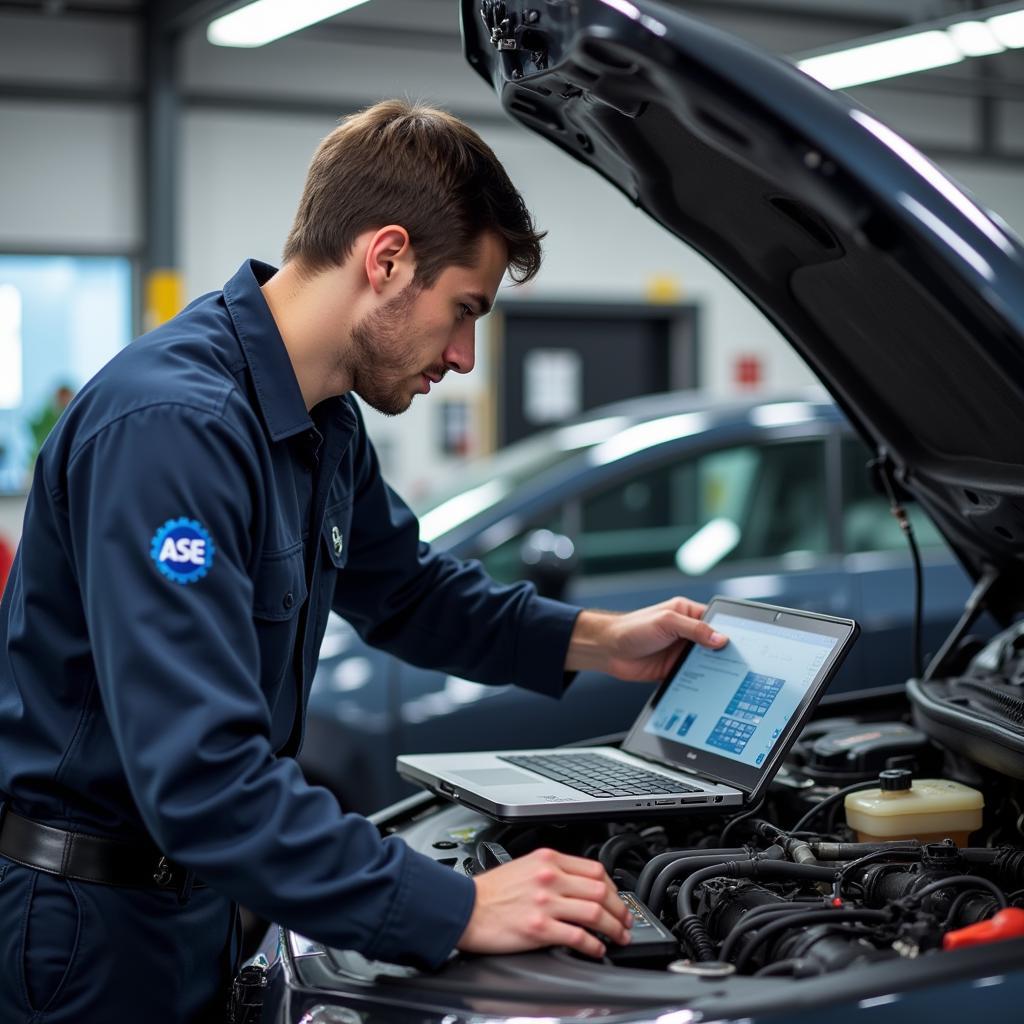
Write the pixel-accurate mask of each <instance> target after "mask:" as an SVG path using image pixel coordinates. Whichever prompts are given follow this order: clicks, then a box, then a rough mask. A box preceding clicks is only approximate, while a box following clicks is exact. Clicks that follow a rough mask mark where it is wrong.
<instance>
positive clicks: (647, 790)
mask: <svg viewBox="0 0 1024 1024" xmlns="http://www.w3.org/2000/svg"><path fill="white" fill-rule="evenodd" d="M500 759H501V760H502V761H507V762H508V763H509V764H514V765H516V766H518V767H519V768H528V769H529V770H530V771H531V772H536V773H537V774H538V775H543V776H544V777H545V778H547V779H552V780H554V781H555V782H561V783H563V784H564V785H566V786H571V787H572V788H573V789H578V790H579V791H580V792H581V793H586V794H587V795H588V796H596V797H608V796H648V795H651V794H655V793H657V794H659V795H660V794H662V793H702V792H704V791H703V790H702V789H701V788H700V787H699V786H687V785H686V784H685V783H683V782H676V781H675V780H674V779H670V778H669V777H668V776H667V775H658V774H657V773H655V772H646V771H644V770H643V769H642V768H635V767H633V765H630V764H624V763H623V762H622V761H616V760H615V759H614V758H612V757H604V756H603V755H601V754H510V755H508V756H503V757H501V758H500Z"/></svg>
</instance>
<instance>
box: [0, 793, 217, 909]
mask: <svg viewBox="0 0 1024 1024" xmlns="http://www.w3.org/2000/svg"><path fill="white" fill-rule="evenodd" d="M0 855H2V856H4V857H7V858H8V859H9V860H13V861H17V862H18V863H19V864H24V865H25V866H26V867H30V868H35V869H36V870H38V871H45V872H47V873H48V874H51V875H60V876H61V877H62V878H70V879H73V880H75V881H77V882H98V883H100V884H101V885H121V886H126V887H128V888H133V889H172V890H177V891H178V893H179V895H182V894H184V895H185V896H186V898H187V894H188V891H190V890H191V889H192V888H198V887H200V886H202V885H203V883H202V882H200V881H199V880H198V879H194V878H193V876H192V873H191V872H187V871H185V870H184V869H183V868H180V867H177V866H175V865H174V864H172V863H171V862H170V861H169V860H168V859H167V858H166V857H165V856H164V855H163V854H162V853H161V852H160V851H159V850H158V849H157V848H156V847H155V846H153V845H151V844H143V843H125V842H121V841H119V840H116V839H105V838H103V837H102V836H91V835H87V834H85V833H84V832H66V831H65V830H64V829H62V828H53V827H52V826H50V825H41V824H39V822H37V821H29V819H28V818H23V817H21V815H19V814H14V813H12V812H11V811H7V813H6V814H4V815H3V820H2V821H0Z"/></svg>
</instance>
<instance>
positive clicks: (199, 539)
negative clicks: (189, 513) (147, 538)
mask: <svg viewBox="0 0 1024 1024" xmlns="http://www.w3.org/2000/svg"><path fill="white" fill-rule="evenodd" d="M213 553H214V547H213V541H212V539H211V538H210V535H209V534H208V533H207V532H206V530H204V529H203V527H202V526H201V525H200V524H199V523H197V522H196V521H195V520H194V519H185V518H184V517H182V518H181V519H168V520H167V522H166V523H164V525H163V526H161V527H160V529H159V530H157V531H156V533H155V534H154V535H153V542H152V544H151V545H150V548H149V554H150V557H151V558H152V559H153V561H154V562H156V567H157V568H158V569H159V570H160V571H161V572H162V573H163V574H164V575H165V576H166V577H167V578H168V579H171V580H174V582H175V583H195V581H196V580H200V579H202V578H203V577H204V576H205V575H206V574H207V573H208V572H209V571H210V566H211V565H213Z"/></svg>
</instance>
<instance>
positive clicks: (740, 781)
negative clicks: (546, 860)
mask: <svg viewBox="0 0 1024 1024" xmlns="http://www.w3.org/2000/svg"><path fill="white" fill-rule="evenodd" d="M704 618H705V620H706V621H707V622H710V623H711V625H713V626H714V627H715V629H716V630H717V631H718V632H719V633H724V634H725V635H726V636H727V637H728V638H729V643H728V644H726V646H725V647H723V648H720V649H719V650H710V649H708V648H706V647H700V646H697V645H696V644H690V645H688V646H687V649H686V650H684V651H683V653H682V655H681V657H680V659H679V660H678V662H677V663H676V665H675V666H674V667H673V669H672V671H671V672H670V673H669V674H668V676H667V677H666V678H665V680H664V681H663V682H662V684H661V685H660V686H659V687H658V689H657V691H656V692H655V693H654V695H653V696H652V697H651V699H650V700H649V701H648V702H647V704H646V705H645V706H644V708H643V710H642V711H641V712H640V714H639V715H638V717H637V718H636V720H635V721H634V723H633V726H632V728H631V729H630V731H629V735H628V736H627V737H626V739H625V741H624V742H623V744H622V747H621V748H619V747H559V748H555V749H547V750H503V751H487V752H482V753H469V754H419V755H403V756H402V757H399V758H398V772H399V774H400V775H401V776H402V777H403V778H405V779H408V780H409V781H411V782H415V783H418V784H419V785H421V786H424V787H425V788H427V789H430V790H433V791H434V792H436V793H439V794H441V795H442V796H445V797H449V798H450V799H452V800H455V801H457V802H458V803H461V804H465V805H466V806H468V807H473V808H475V809H477V810H480V811H483V812H484V813H486V814H488V815H490V816H492V817H495V818H499V819H501V820H504V821H554V820H561V819H568V818H623V817H637V816H642V817H647V816H653V815H658V814H665V813H668V814H679V813H680V812H682V811H706V810H709V809H715V810H722V811H726V810H737V809H739V808H742V807H743V806H744V805H747V804H752V803H753V802H755V801H757V800H759V799H760V797H761V794H762V793H763V792H764V789H765V787H767V785H768V784H769V783H770V782H771V780H772V779H773V778H774V777H775V773H776V772H777V771H778V769H779V766H780V765H781V764H782V760H783V758H784V757H785V755H786V752H787V751H788V750H789V748H790V746H791V745H792V743H793V741H794V740H795V739H796V737H797V736H798V735H799V732H800V729H801V728H802V726H803V724H804V722H806V721H807V719H808V717H809V716H810V714H811V712H812V711H813V710H814V707H815V705H816V704H817V703H818V700H819V699H820V698H821V695H822V694H823V693H824V691H825V688H826V687H827V686H828V684H829V681H830V680H831V679H832V677H833V676H834V675H835V674H836V672H837V671H838V669H839V666H840V665H841V664H842V661H843V659H844V658H845V657H846V654H847V652H848V651H849V649H850V647H851V645H852V644H853V641H854V640H855V639H856V636H857V633H858V632H859V629H858V626H857V624H856V623H855V622H854V621H853V620H852V619H840V618H835V617H833V616H828V615H817V614H814V613H812V612H802V611H796V610H795V609H792V608H778V607H774V606H772V605H766V604H758V603H755V602H753V601H737V600H730V599H727V598H721V597H716V598H715V599H714V600H713V601H712V602H711V603H710V604H709V605H708V610H707V612H706V613H705V615H704Z"/></svg>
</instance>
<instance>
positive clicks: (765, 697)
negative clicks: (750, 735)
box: [725, 672, 785, 725]
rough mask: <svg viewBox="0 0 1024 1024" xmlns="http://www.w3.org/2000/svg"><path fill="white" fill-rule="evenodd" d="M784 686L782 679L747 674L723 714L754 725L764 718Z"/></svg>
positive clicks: (753, 673) (751, 673)
mask: <svg viewBox="0 0 1024 1024" xmlns="http://www.w3.org/2000/svg"><path fill="white" fill-rule="evenodd" d="M784 684H785V680H784V679H776V678H775V677H774V676H763V675H760V674H759V673H757V672H748V673H747V674H746V675H745V676H744V677H743V682H742V683H740V685H739V689H738V690H737V691H736V692H735V693H734V694H733V698H732V700H731V701H729V705H728V707H727V708H726V709H725V713H726V714H727V715H732V716H734V717H735V718H742V719H744V720H745V721H747V722H753V723H754V724H755V725H756V724H757V723H758V722H760V721H761V719H762V718H764V716H765V713H766V712H767V711H768V709H769V708H770V707H771V706H772V702H773V701H774V700H775V698H776V697H777V696H778V695H779V691H780V690H781V689H782V687H783V685H784Z"/></svg>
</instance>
